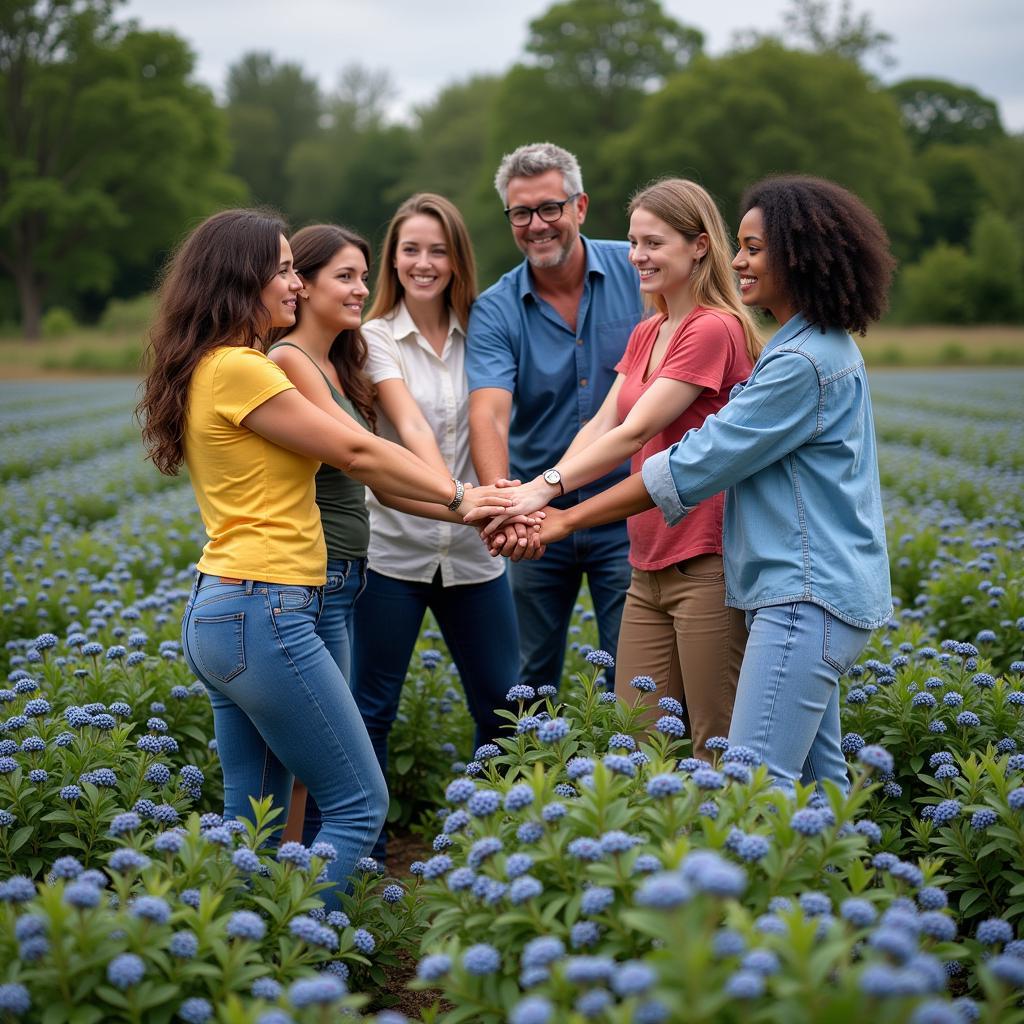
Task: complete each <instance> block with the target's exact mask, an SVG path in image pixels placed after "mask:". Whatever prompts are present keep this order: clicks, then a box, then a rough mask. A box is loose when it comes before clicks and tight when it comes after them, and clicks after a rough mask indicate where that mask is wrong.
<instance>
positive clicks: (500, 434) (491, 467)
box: [469, 413, 509, 484]
mask: <svg viewBox="0 0 1024 1024" xmlns="http://www.w3.org/2000/svg"><path fill="white" fill-rule="evenodd" d="M469 437H470V442H469V449H470V454H471V455H472V457H473V466H474V468H475V469H476V475H477V480H479V481H480V483H482V484H492V483H494V481H495V480H499V479H502V478H505V477H507V476H508V473H509V467H508V425H507V424H506V425H505V427H504V429H502V426H501V424H500V423H498V422H497V421H496V420H495V419H494V417H493V416H490V415H484V414H481V415H473V413H470V419H469Z"/></svg>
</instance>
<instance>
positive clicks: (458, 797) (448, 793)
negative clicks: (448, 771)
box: [444, 779, 476, 804]
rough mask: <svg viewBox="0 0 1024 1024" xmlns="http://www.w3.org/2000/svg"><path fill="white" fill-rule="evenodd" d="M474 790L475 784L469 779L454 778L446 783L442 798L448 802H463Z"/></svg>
mask: <svg viewBox="0 0 1024 1024" xmlns="http://www.w3.org/2000/svg"><path fill="white" fill-rule="evenodd" d="M475 792H476V785H475V784H474V783H473V782H472V781H471V780H470V779H454V780H452V781H451V782H449V783H448V788H447V789H446V790H445V791H444V798H445V800H447V801H448V803H450V804H464V803H465V802H466V801H467V800H468V799H469V798H470V797H471V796H472V795H473V794H474V793H475Z"/></svg>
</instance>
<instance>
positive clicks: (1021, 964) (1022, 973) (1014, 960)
mask: <svg viewBox="0 0 1024 1024" xmlns="http://www.w3.org/2000/svg"><path fill="white" fill-rule="evenodd" d="M988 969H989V970H990V971H991V972H992V974H993V975H995V977H996V978H998V979H999V980H1000V981H1002V982H1005V983H1006V984H1007V985H1009V986H1010V987H1011V988H1018V989H1019V988H1024V960H1021V959H1020V958H1019V957H1016V956H1008V955H1007V954H1006V953H1002V954H1000V955H999V956H994V957H992V959H991V960H989V962H988Z"/></svg>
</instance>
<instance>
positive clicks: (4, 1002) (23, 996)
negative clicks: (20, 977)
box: [0, 981, 32, 1017]
mask: <svg viewBox="0 0 1024 1024" xmlns="http://www.w3.org/2000/svg"><path fill="white" fill-rule="evenodd" d="M31 1006H32V997H31V996H30V995H29V994H28V989H27V988H25V986H24V985H22V984H20V983H19V982H16V981H14V982H8V983H6V984H2V985H0V1012H2V1013H9V1014H11V1015H12V1016H14V1017H21V1016H22V1015H24V1014H26V1013H28V1011H29V1009H30V1008H31Z"/></svg>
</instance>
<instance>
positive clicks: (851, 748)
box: [840, 732, 865, 757]
mask: <svg viewBox="0 0 1024 1024" xmlns="http://www.w3.org/2000/svg"><path fill="white" fill-rule="evenodd" d="M864 746H865V743H864V737H863V736H861V735H860V734H859V733H856V732H848V733H847V734H846V735H845V736H844V737H843V739H842V742H841V743H840V747H841V748H842V751H843V753H844V754H846V755H847V757H850V756H852V755H853V754H856V753H857V752H858V751H860V750H861V749H863V747H864Z"/></svg>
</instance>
